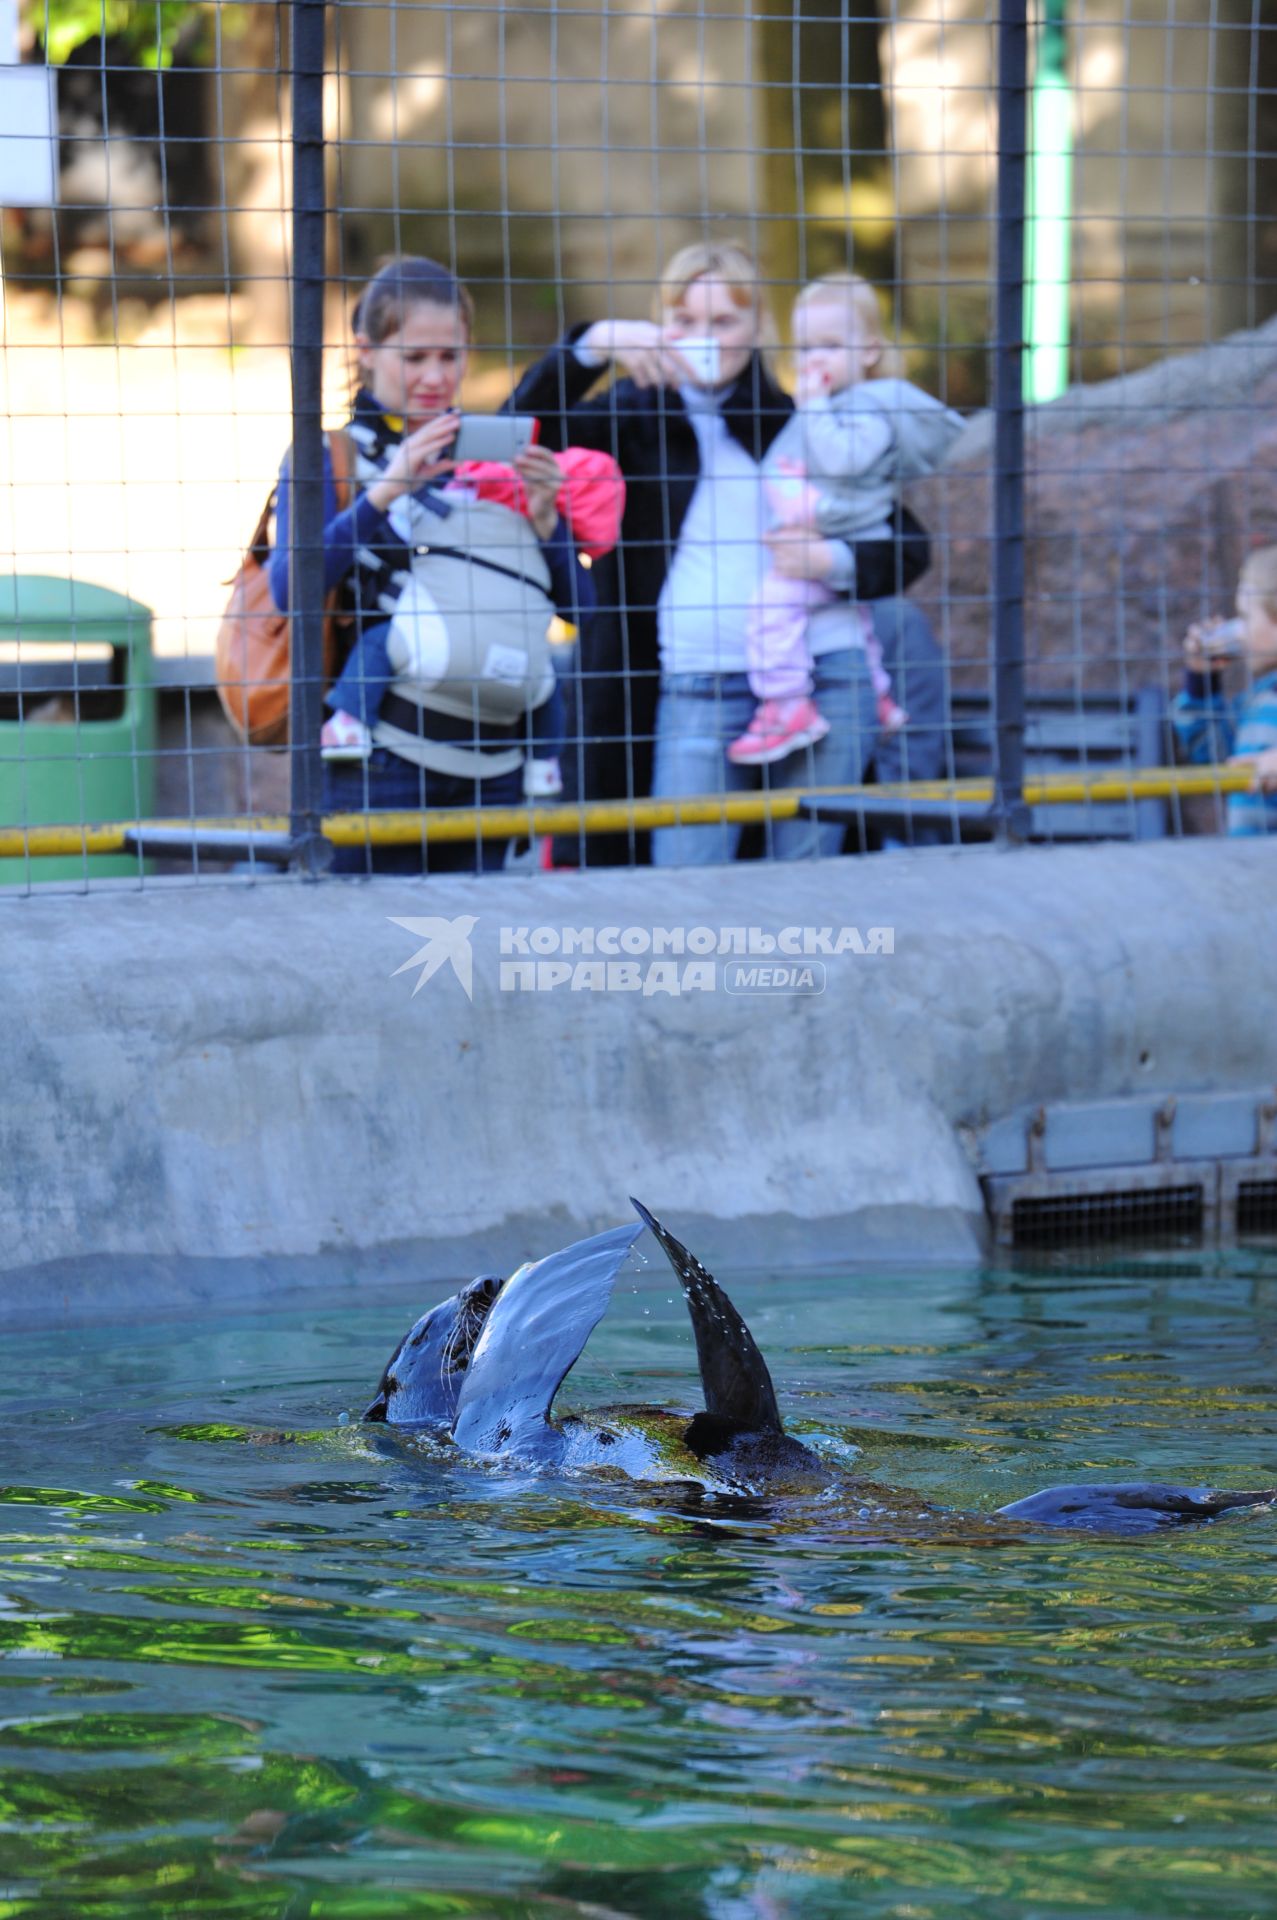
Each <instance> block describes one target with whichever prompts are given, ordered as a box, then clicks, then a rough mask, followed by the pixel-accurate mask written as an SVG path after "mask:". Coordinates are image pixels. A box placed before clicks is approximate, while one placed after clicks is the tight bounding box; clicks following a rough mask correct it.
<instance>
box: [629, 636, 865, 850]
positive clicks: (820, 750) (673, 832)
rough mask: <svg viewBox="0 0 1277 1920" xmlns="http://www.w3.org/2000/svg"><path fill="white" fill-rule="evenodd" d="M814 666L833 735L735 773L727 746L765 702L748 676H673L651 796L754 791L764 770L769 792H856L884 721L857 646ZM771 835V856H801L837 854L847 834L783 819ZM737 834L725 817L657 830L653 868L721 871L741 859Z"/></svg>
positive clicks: (662, 712)
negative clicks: (850, 789)
mask: <svg viewBox="0 0 1277 1920" xmlns="http://www.w3.org/2000/svg"><path fill="white" fill-rule="evenodd" d="M812 665H813V672H814V679H815V687H814V698H815V700H816V702H817V704H818V706H819V707H820V710H821V712H822V713H823V714H824V716H825V718H826V720H828V722H829V732H828V733H827V734H826V735H825V738H824V739H823V740H821V741H820V742H819V743H818V744H817V745H816V746H814V747H803V748H800V749H799V751H798V752H797V753H793V754H791V755H790V756H789V758H788V759H787V760H780V761H777V762H776V763H775V765H773V766H770V767H762V768H753V767H734V766H733V765H732V763H731V762H730V760H728V758H727V749H728V747H729V746H730V745H731V743H732V741H733V740H735V739H737V738H738V736H739V735H740V734H742V733H744V731H745V729H746V727H747V726H748V725H749V722H750V720H751V718H752V717H753V713H754V709H755V707H756V706H757V704H758V703H757V701H756V700H755V698H754V696H753V694H752V693H751V692H750V688H749V676H748V675H747V674H744V673H674V674H667V675H666V676H665V678H664V679H663V680H662V681H661V697H660V702H659V704H658V706H657V710H656V757H655V765H654V767H653V770H652V797H653V799H658V800H670V799H675V798H677V797H679V796H680V795H683V794H691V793H713V794H719V793H723V794H726V793H748V792H750V791H751V790H753V789H754V788H756V787H757V786H758V785H759V784H760V780H759V776H760V774H761V775H762V777H763V782H764V783H765V784H766V786H767V787H768V788H770V789H772V790H775V789H777V788H783V787H843V786H855V785H856V784H857V783H858V782H859V781H860V780H861V779H862V777H863V775H864V770H865V766H866V764H867V762H868V759H869V755H870V753H871V751H872V749H873V742H874V731H875V727H876V725H877V714H876V711H875V707H874V694H873V688H872V686H871V685H870V683H869V672H868V669H867V667H866V666H865V656H864V654H863V653H862V652H861V651H860V650H859V649H858V648H854V647H846V648H840V649H839V650H838V651H837V652H834V653H820V654H817V655H816V658H815V660H814V661H813V663H812ZM765 831H766V850H767V853H768V855H769V856H770V857H771V858H772V859H775V860H803V859H811V858H813V857H814V856H816V855H818V854H819V855H825V856H828V855H833V854H836V853H838V852H839V851H840V850H841V848H842V839H843V833H844V828H843V826H842V825H841V823H840V822H837V821H834V822H820V821H815V820H776V821H773V822H770V823H769V824H768V826H767V828H766V830H765ZM740 835H741V829H740V827H739V825H735V824H733V823H731V822H728V821H714V822H713V823H712V824H710V825H709V826H677V827H658V828H657V829H656V830H655V831H654V832H653V834H652V865H653V866H656V867H712V866H717V865H719V864H720V863H721V862H723V861H725V860H731V859H733V858H734V857H735V854H736V849H737V846H738V844H739V842H740Z"/></svg>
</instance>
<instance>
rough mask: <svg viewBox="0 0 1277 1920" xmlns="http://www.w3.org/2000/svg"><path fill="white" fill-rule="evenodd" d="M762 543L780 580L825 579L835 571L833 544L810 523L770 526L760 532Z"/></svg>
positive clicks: (835, 555)
mask: <svg viewBox="0 0 1277 1920" xmlns="http://www.w3.org/2000/svg"><path fill="white" fill-rule="evenodd" d="M763 544H764V546H765V547H766V548H767V551H768V552H769V553H770V554H771V558H772V568H773V570H774V571H775V572H776V573H777V574H779V576H780V578H781V579H782V580H828V578H829V576H830V574H831V573H832V572H833V570H834V563H835V561H836V559H837V553H836V551H835V549H834V547H833V546H832V545H831V543H830V542H829V541H828V540H826V539H825V537H824V535H823V534H822V533H821V531H820V529H819V527H814V526H812V525H811V524H810V523H795V524H794V525H792V526H784V527H773V528H772V530H771V532H770V533H765V534H764V535H763Z"/></svg>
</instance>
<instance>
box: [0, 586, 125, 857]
mask: <svg viewBox="0 0 1277 1920" xmlns="http://www.w3.org/2000/svg"><path fill="white" fill-rule="evenodd" d="M155 737H156V728H155V688H154V686H153V685H152V683H151V610H150V608H149V607H145V606H143V605H142V603H141V601H140V600H130V599H128V598H127V597H126V596H125V595H124V594H122V593H113V592H112V591H111V590H110V588H109V587H95V586H91V585H89V584H88V583H87V582H86V581H83V580H61V579H57V578H55V577H54V576H52V575H49V574H30V573H28V574H22V573H19V574H7V575H0V827H43V826H70V827H80V826H91V825H96V824H100V823H101V822H103V821H111V820H124V821H132V820H144V819H147V818H149V817H150V816H152V815H153V813H154V810H155ZM138 870H139V868H138V861H137V859H136V857H135V856H133V855H130V854H126V853H119V854H93V855H90V856H89V857H88V858H87V859H86V858H85V856H84V855H83V854H80V853H70V854H59V855H54V856H42V857H40V858H38V859H30V858H28V857H26V856H25V855H18V856H17V857H14V858H0V886H2V885H6V884H8V885H10V886H12V885H14V884H15V883H17V884H19V885H25V884H26V883H27V882H28V881H31V880H74V879H83V878H84V877H85V875H86V874H88V875H92V876H93V877H95V878H96V877H98V876H105V875H109V874H136V873H137V872H138Z"/></svg>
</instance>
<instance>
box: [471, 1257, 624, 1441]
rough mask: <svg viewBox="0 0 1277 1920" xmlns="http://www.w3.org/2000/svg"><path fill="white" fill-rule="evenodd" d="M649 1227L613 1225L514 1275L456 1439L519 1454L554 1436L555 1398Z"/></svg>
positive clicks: (486, 1336) (489, 1328)
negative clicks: (522, 1447) (552, 1410)
mask: <svg viewBox="0 0 1277 1920" xmlns="http://www.w3.org/2000/svg"><path fill="white" fill-rule="evenodd" d="M642 1231H643V1229H642V1227H613V1228H612V1229H611V1230H610V1232H608V1233H598V1234H595V1235H594V1237H593V1238H592V1239H590V1240H577V1241H575V1242H574V1243H573V1245H572V1246H570V1247H564V1248H563V1249H562V1251H561V1252H559V1253H550V1254H547V1255H546V1257H545V1259H544V1260H537V1261H536V1262H534V1264H533V1265H531V1266H526V1267H520V1268H519V1270H518V1272H517V1273H513V1274H511V1276H510V1278H509V1279H508V1280H507V1281H506V1283H505V1286H504V1287H503V1288H502V1289H501V1292H500V1293H499V1294H498V1296H497V1298H496V1301H495V1302H494V1304H493V1306H492V1310H491V1312H490V1313H489V1314H488V1318H487V1322H486V1324H485V1325H484V1329H483V1332H482V1334H481V1335H480V1337H479V1341H478V1344H477V1346H476V1347H475V1350H474V1353H473V1355H472V1357H471V1361H470V1367H469V1371H468V1372H467V1374H466V1378H465V1384H464V1386H463V1387H462V1389H461V1393H460V1396H459V1398H458V1401H457V1417H456V1420H455V1421H454V1423H453V1428H452V1437H453V1439H454V1440H455V1441H456V1443H457V1445H458V1446H460V1447H466V1448H468V1449H469V1450H470V1451H471V1452H472V1453H496V1452H498V1451H500V1450H501V1449H503V1448H509V1449H511V1450H514V1449H517V1448H518V1447H519V1446H520V1445H523V1444H526V1443H527V1442H529V1441H534V1440H536V1439H537V1438H538V1437H539V1436H541V1435H543V1434H544V1433H545V1431H546V1425H547V1422H548V1419H549V1414H550V1408H551V1406H552V1405H553V1402H554V1396H555V1394H556V1393H557V1392H558V1390H559V1388H560V1386H561V1385H562V1384H563V1380H564V1378H565V1376H566V1375H567V1373H568V1372H569V1371H570V1369H571V1368H572V1367H573V1366H574V1365H575V1363H576V1361H577V1359H578V1358H579V1357H580V1353H581V1349H582V1348H583V1347H584V1345H585V1343H586V1341H587V1340H588V1339H589V1337H590V1335H591V1333H593V1331H594V1329H595V1327H596V1326H597V1325H598V1323H599V1321H600V1320H601V1319H602V1318H603V1314H604V1312H605V1311H606V1308H607V1304H608V1301H609V1300H610V1299H611V1297H612V1284H613V1282H614V1281H615V1279H616V1276H617V1273H618V1271H619V1270H620V1267H621V1263H622V1262H623V1260H624V1259H625V1256H626V1255H627V1254H628V1253H629V1251H630V1248H631V1247H632V1246H633V1245H634V1242H635V1241H636V1240H637V1239H638V1237H639V1235H640V1233H642Z"/></svg>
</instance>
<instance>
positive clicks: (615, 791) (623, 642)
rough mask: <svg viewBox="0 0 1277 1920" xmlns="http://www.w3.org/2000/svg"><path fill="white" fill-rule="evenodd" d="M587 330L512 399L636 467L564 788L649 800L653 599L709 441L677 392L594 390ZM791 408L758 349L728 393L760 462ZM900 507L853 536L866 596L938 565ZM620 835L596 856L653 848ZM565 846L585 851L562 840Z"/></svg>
mask: <svg viewBox="0 0 1277 1920" xmlns="http://www.w3.org/2000/svg"><path fill="white" fill-rule="evenodd" d="M584 332H585V328H584V327H578V328H576V329H575V330H574V331H573V332H572V333H570V334H569V335H568V336H567V338H566V339H565V340H563V341H560V343H559V344H558V345H557V346H556V347H552V348H551V350H550V351H549V353H547V354H545V355H544V356H543V357H542V358H541V359H540V360H538V361H537V362H536V364H535V365H534V366H532V367H529V369H528V371H527V372H526V373H525V374H524V376H523V378H522V380H520V382H519V384H518V386H517V387H516V389H515V391H514V394H513V395H512V397H511V400H510V402H509V405H510V406H511V407H512V408H513V410H514V411H515V412H517V413H533V414H535V415H536V416H537V418H538V419H539V420H540V422H541V441H542V444H543V445H545V446H548V447H555V448H560V447H566V446H576V447H597V448H599V449H600V450H601V451H602V452H604V453H610V454H611V455H612V457H613V458H614V459H615V460H616V461H617V463H618V464H619V466H620V468H621V471H622V473H623V474H624V475H625V486H626V498H625V518H624V520H623V522H622V526H621V541H620V545H619V546H618V548H617V550H616V552H615V553H614V554H611V555H609V556H608V557H607V559H605V560H599V561H596V562H595V563H594V588H595V594H596V602H597V605H596V611H595V613H594V615H593V616H592V618H591V620H590V622H589V625H588V627H587V628H586V629H585V630H584V631H583V633H582V636H581V645H580V649H579V673H578V676H577V681H576V686H575V688H574V689H569V700H568V712H569V728H568V740H569V745H568V751H567V759H566V764H565V767H564V779H565V791H566V794H567V795H568V796H571V797H574V798H578V799H583V800H601V799H615V798H640V797H643V796H645V795H646V794H648V793H649V792H650V791H651V772H652V736H653V731H654V727H655V721H656V701H657V694H658V691H659V677H660V665H659V660H658V656H657V640H656V605H657V601H658V600H659V599H660V594H661V588H662V587H663V586H664V584H665V575H666V573H667V572H668V571H669V565H670V560H671V558H672V557H673V553H674V548H675V546H676V545H677V543H678V537H679V533H680V531H681V529H682V525H683V521H684V519H685V518H686V516H687V510H688V507H689V506H690V505H691V501H692V495H693V493H694V492H695V491H696V482H697V479H698V477H699V474H700V450H699V448H698V446H697V441H696V431H695V429H694V427H693V426H692V422H691V420H690V419H689V418H688V414H687V410H686V408H685V407H684V405H683V402H682V399H681V398H680V396H679V394H678V392H677V391H676V389H674V388H672V387H638V386H635V384H634V382H633V381H632V380H629V379H622V380H618V381H616V382H615V384H614V385H612V386H609V387H608V388H606V389H605V391H603V392H602V393H600V394H598V395H597V396H596V397H595V398H594V399H587V398H586V396H587V394H588V393H589V391H590V388H591V387H593V386H594V385H595V384H596V383H597V381H598V380H599V378H600V371H599V370H596V369H594V368H591V367H583V366H582V365H581V363H580V361H579V360H578V359H577V357H576V355H575V353H574V352H573V351H572V348H573V343H574V341H575V340H577V339H579V338H580V336H581V334H582V333H584ZM793 406H794V403H793V401H792V400H791V399H790V397H789V395H788V394H787V393H786V392H785V391H784V390H783V388H781V387H779V386H778V385H777V384H776V382H775V381H774V380H773V379H772V377H771V375H770V374H769V373H768V371H767V369H766V367H765V366H764V364H763V361H762V360H761V358H760V357H759V356H758V355H754V356H753V357H752V358H751V360H750V362H749V365H748V366H747V367H746V368H745V370H744V372H743V373H742V374H741V376H740V378H739V379H738V380H737V382H736V384H735V386H734V387H733V388H732V390H731V392H730V394H729V395H728V396H727V399H726V401H725V403H724V405H723V407H722V418H723V420H724V421H725V422H726V425H727V431H728V432H729V433H730V434H731V436H732V438H733V439H734V440H735V441H737V442H738V444H739V445H740V446H742V447H743V448H744V449H745V451H746V452H747V453H749V454H750V455H752V457H753V458H754V459H755V460H761V459H762V458H763V456H764V454H765V453H766V452H767V450H768V448H769V447H770V446H771V444H772V442H773V440H775V438H776V436H777V435H778V434H779V432H780V430H781V428H782V427H783V426H784V424H785V422H786V420H787V419H788V418H789V415H790V414H791V413H792V412H793ZM896 513H897V520H898V526H899V533H898V536H897V537H896V538H895V539H891V540H865V541H860V542H858V543H857V545H856V548H855V555H856V592H857V598H858V599H861V600H880V599H883V598H885V597H886V596H888V595H891V594H897V593H902V592H903V591H904V589H905V588H906V587H907V586H909V585H910V584H911V583H912V582H913V581H914V580H916V579H917V578H918V576H919V575H920V574H922V573H924V572H925V571H926V568H927V566H928V564H929V562H930V557H931V551H930V543H929V541H928V539H927V535H926V531H925V529H924V528H923V527H922V525H921V524H920V523H919V521H918V520H916V519H915V518H914V516H913V515H912V514H911V513H910V512H909V510H908V508H907V507H899V508H897V510H896ZM627 741H628V742H629V746H628V750H627V748H626V745H625V743H626V742H627ZM609 839H610V844H609V845H606V846H605V845H604V844H603V842H602V837H601V836H598V835H595V836H592V838H591V842H590V859H591V863H592V864H595V865H602V864H605V863H607V862H608V861H622V862H626V861H632V860H633V859H635V858H641V857H644V855H645V849H646V835H644V836H641V837H635V836H627V837H626V838H625V839H621V838H620V837H616V838H611V837H609ZM560 852H562V853H564V854H565V857H568V858H573V859H575V858H577V857H578V856H577V853H576V851H575V850H574V851H573V852H572V853H571V854H567V853H566V852H565V850H564V849H563V847H562V845H561V846H560ZM582 864H584V861H583V860H582Z"/></svg>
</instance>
